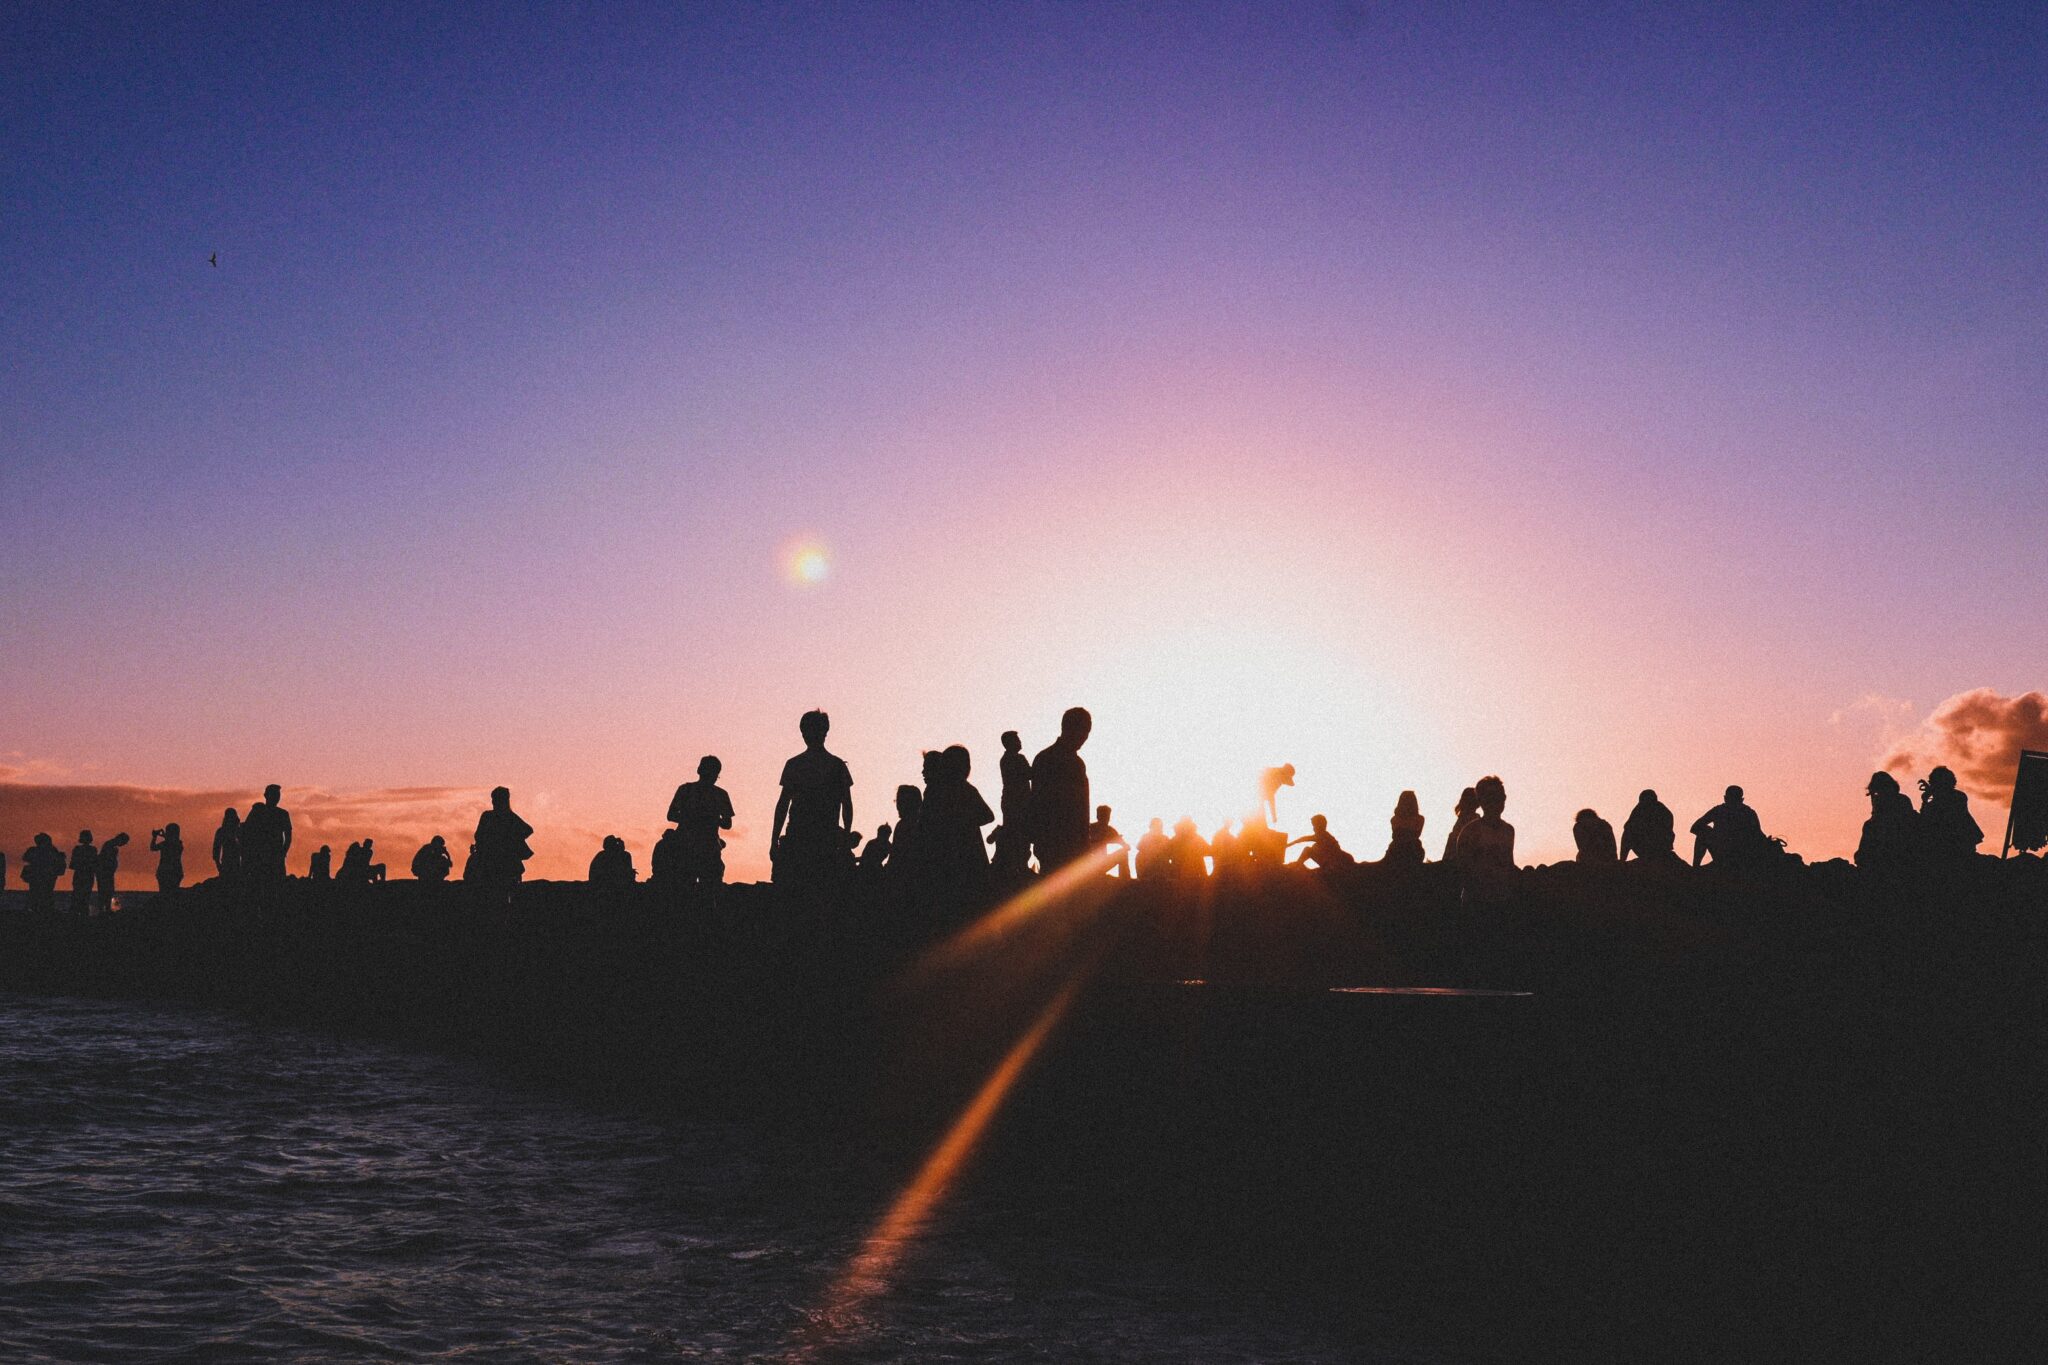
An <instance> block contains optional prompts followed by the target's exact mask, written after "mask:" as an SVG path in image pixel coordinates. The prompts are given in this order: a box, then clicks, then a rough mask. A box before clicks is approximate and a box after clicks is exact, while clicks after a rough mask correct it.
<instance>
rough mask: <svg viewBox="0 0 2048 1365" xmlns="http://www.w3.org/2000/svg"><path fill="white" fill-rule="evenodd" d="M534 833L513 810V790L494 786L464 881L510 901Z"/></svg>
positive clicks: (523, 872)
mask: <svg viewBox="0 0 2048 1365" xmlns="http://www.w3.org/2000/svg"><path fill="white" fill-rule="evenodd" d="M532 833H533V826H532V825H529V824H527V823H526V821H524V820H522V819H520V818H519V816H518V814H517V813H516V812H515V811H514V810H513V809H512V792H511V789H510V788H507V787H493V788H492V789H491V805H490V809H489V810H486V811H485V812H484V813H483V814H482V815H479V816H478V817H477V822H476V833H475V834H474V835H472V836H471V837H472V838H473V839H474V840H475V846H474V849H473V851H472V852H471V853H470V857H469V865H468V866H467V867H466V868H465V869H464V870H463V879H464V880H465V881H470V882H474V883H476V884H477V885H478V886H479V887H481V888H482V890H483V891H484V893H485V895H486V896H488V897H491V898H493V899H508V898H509V897H510V896H511V894H512V888H513V887H515V886H517V885H518V884H519V883H520V881H521V880H522V879H523V878H524V877H525V876H526V860H527V859H528V858H531V857H532V856H533V846H532V845H531V844H529V843H527V842H526V841H527V839H528V837H529V836H531V835H532ZM363 842H364V843H368V842H369V841H368V840H367V839H366V840H364V841H363Z"/></svg>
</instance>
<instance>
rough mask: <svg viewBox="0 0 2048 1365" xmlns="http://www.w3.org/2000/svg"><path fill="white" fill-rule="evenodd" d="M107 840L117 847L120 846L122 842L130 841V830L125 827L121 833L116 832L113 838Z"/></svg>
mask: <svg viewBox="0 0 2048 1365" xmlns="http://www.w3.org/2000/svg"><path fill="white" fill-rule="evenodd" d="M107 842H108V843H109V844H112V845H114V846H115V847H116V848H118V847H120V846H121V845H122V844H125V843H127V842H128V831H127V830H125V829H124V830H122V831H121V832H120V833H119V834H116V835H115V836H114V837H113V838H111V839H109V840H107Z"/></svg>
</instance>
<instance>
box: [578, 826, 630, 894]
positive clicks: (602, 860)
mask: <svg viewBox="0 0 2048 1365" xmlns="http://www.w3.org/2000/svg"><path fill="white" fill-rule="evenodd" d="M639 880H640V873H639V872H638V871H637V870H636V869H635V868H634V867H633V854H632V852H631V850H629V849H628V848H627V847H626V841H625V840H624V839H621V838H620V837H619V836H618V835H616V834H607V835H606V836H605V837H604V844H603V846H602V847H600V848H599V849H598V850H597V855H596V856H595V857H593V858H592V859H591V860H590V885H591V888H592V889H593V890H595V891H597V892H599V893H601V894H608V895H614V896H616V895H619V894H622V893H623V892H624V891H625V890H626V889H627V888H628V887H630V886H632V885H633V883H635V882H637V881H639Z"/></svg>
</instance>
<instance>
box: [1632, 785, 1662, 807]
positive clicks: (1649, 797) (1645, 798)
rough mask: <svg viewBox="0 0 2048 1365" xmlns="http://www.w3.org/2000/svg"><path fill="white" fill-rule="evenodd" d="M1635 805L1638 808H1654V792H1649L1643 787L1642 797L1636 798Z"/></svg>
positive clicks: (1655, 798)
mask: <svg viewBox="0 0 2048 1365" xmlns="http://www.w3.org/2000/svg"><path fill="white" fill-rule="evenodd" d="M1636 804H1637V805H1639V806H1654V805H1656V804H1657V793H1655V792H1653V791H1651V790H1650V789H1649V788H1648V787H1645V788H1643V791H1642V795H1640V796H1638V797H1636Z"/></svg>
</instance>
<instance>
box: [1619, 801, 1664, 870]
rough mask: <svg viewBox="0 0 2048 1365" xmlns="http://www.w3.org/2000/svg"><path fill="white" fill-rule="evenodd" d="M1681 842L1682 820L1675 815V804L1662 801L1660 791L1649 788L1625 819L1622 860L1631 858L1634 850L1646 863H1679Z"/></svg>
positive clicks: (1622, 824)
mask: <svg viewBox="0 0 2048 1365" xmlns="http://www.w3.org/2000/svg"><path fill="white" fill-rule="evenodd" d="M1677 843H1678V824H1677V821H1675V820H1674V819H1673V818H1672V816H1671V807H1669V806H1667V805H1665V804H1664V803H1663V802H1662V801H1659V800H1658V799H1657V793H1655V792H1654V791H1650V790H1649V789H1647V788H1645V789H1644V791H1643V794H1642V795H1641V796H1638V797H1637V798H1636V808H1635V809H1634V810H1632V811H1630V812H1629V813H1628V819H1626V820H1624V821H1622V822H1621V848H1620V851H1619V856H1620V859H1621V861H1622V862H1627V861H1628V856H1629V854H1631V853H1633V854H1635V855H1636V857H1637V858H1639V859H1641V860H1642V861H1644V862H1646V863H1648V862H1665V863H1675V862H1677V861H1678V849H1677Z"/></svg>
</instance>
